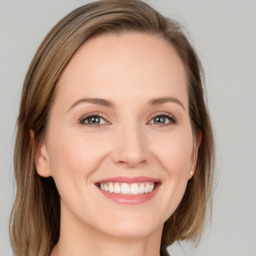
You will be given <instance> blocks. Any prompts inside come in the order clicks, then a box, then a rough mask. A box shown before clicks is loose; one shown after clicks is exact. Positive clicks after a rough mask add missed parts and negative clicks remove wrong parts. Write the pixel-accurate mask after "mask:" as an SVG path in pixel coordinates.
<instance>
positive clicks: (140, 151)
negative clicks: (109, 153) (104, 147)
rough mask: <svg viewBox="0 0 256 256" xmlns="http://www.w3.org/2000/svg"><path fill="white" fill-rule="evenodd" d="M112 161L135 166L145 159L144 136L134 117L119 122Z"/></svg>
mask: <svg viewBox="0 0 256 256" xmlns="http://www.w3.org/2000/svg"><path fill="white" fill-rule="evenodd" d="M115 142H116V143H115V146H114V149H113V157H114V161H115V162H117V163H123V164H126V165H127V166H129V167H135V166H137V165H139V164H141V163H144V162H146V161H147V153H146V151H147V150H146V136H145V134H144V132H143V127H142V126H141V124H140V123H139V122H138V121H136V120H135V119H132V118H129V120H128V119H126V120H124V121H123V122H120V123H119V125H118V128H117V131H116V134H115Z"/></svg>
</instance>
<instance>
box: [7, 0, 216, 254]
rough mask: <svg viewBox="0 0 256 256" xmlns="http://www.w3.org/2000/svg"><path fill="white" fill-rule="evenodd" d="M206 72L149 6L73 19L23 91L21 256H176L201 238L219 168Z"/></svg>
mask: <svg viewBox="0 0 256 256" xmlns="http://www.w3.org/2000/svg"><path fill="white" fill-rule="evenodd" d="M201 73H202V70H201V66H200V62H199V60H198V58H197V55H196V53H195V51H194V50H193V48H192V47H191V45H190V44H189V42H188V40H187V39H186V37H185V35H184V33H183V32H182V29H181V28H180V26H179V25H178V24H177V23H176V22H174V21H172V20H170V19H168V18H165V17H163V16H162V15H161V14H159V13H158V12H157V11H155V10H154V9H152V8H151V7H150V6H148V5H147V4H146V3H144V2H142V1H137V0H136V1H126V0H121V1H120V0H108V1H97V2H94V3H91V4H88V5H85V6H82V7H80V8H78V9H76V10H74V11H73V12H71V13H70V14H68V15H67V16H66V17H65V18H63V19H62V20H61V21H60V22H59V23H58V24H57V25H56V26H55V27H54V28H53V29H52V30H51V31H50V33H49V34H48V35H47V36H46V38H45V39H44V41H43V42H42V44H41V46H40V47H39V49H38V51H37V53H36V55H35V57H34V59H33V61H32V63H31V66H30V68H29V70H28V73H27V76H26V79H25V82H24V87H23V92H22V98H21V105H20V113H19V117H18V129H17V138H16V145H15V155H14V168H15V175H16V180H17V196H16V200H15V204H14V207H13V211H12V216H11V221H10V236H11V242H12V247H13V251H14V253H15V255H19V256H21V255H26V256H32V255H33V256H34V255H40V256H41V255H42V256H43V255H51V256H65V255H92V256H93V255H124V256H126V255H147V256H155V255H168V254H167V251H166V248H167V246H168V245H170V244H172V243H173V242H175V241H178V240H183V239H191V240H197V239H199V238H200V235H201V232H202V228H203V223H204V219H205V214H206V209H207V204H208V202H209V199H210V197H211V188H212V166H213V162H214V161H213V159H214V150H213V135H212V129H211V124H210V120H209V117H208V114H207V110H206V106H205V103H204V95H203V88H202V82H201Z"/></svg>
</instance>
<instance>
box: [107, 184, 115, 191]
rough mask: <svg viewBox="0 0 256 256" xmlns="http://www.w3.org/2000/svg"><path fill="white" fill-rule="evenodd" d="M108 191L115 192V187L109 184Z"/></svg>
mask: <svg viewBox="0 0 256 256" xmlns="http://www.w3.org/2000/svg"><path fill="white" fill-rule="evenodd" d="M108 191H109V193H113V192H114V187H113V185H112V183H109V187H108Z"/></svg>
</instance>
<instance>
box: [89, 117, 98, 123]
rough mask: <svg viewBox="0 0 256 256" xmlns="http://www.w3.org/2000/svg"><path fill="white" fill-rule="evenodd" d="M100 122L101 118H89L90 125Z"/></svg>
mask: <svg viewBox="0 0 256 256" xmlns="http://www.w3.org/2000/svg"><path fill="white" fill-rule="evenodd" d="M98 122H99V118H98V117H91V118H89V123H90V124H95V123H98Z"/></svg>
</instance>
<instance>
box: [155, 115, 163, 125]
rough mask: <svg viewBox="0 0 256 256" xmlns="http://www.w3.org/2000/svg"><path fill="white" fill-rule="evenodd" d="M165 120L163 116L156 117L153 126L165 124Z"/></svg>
mask: <svg viewBox="0 0 256 256" xmlns="http://www.w3.org/2000/svg"><path fill="white" fill-rule="evenodd" d="M165 119H166V117H164V116H157V117H155V122H154V123H155V124H159V123H161V124H163V123H165Z"/></svg>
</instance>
